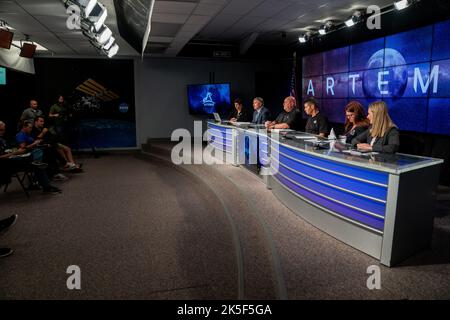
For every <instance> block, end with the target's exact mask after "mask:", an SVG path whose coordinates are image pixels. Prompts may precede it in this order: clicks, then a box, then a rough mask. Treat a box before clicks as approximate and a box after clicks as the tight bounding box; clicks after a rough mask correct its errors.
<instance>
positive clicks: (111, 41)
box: [103, 37, 116, 50]
mask: <svg viewBox="0 0 450 320" xmlns="http://www.w3.org/2000/svg"><path fill="white" fill-rule="evenodd" d="M115 41H116V39H114V37H111V38H109V40H108V42H107V43H106V44H105V45H104V46H103V49H104V50H109V49H110V48H111V47H112V45H113V44H114V42H115Z"/></svg>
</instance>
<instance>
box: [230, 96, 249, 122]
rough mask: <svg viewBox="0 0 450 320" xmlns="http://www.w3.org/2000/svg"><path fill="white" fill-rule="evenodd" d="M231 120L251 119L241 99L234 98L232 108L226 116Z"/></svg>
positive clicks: (243, 120) (247, 120)
mask: <svg viewBox="0 0 450 320" xmlns="http://www.w3.org/2000/svg"><path fill="white" fill-rule="evenodd" d="M228 119H230V121H231V122H249V121H251V120H252V116H251V114H250V112H249V111H248V110H247V108H244V106H243V104H242V100H241V99H239V98H237V99H234V110H233V112H231V114H230V116H229V117H228Z"/></svg>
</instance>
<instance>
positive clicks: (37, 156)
mask: <svg viewBox="0 0 450 320" xmlns="http://www.w3.org/2000/svg"><path fill="white" fill-rule="evenodd" d="M31 131H33V122H31V121H25V122H24V123H23V124H22V130H20V131H19V133H18V134H17V135H16V142H17V144H18V146H19V149H23V150H27V151H28V152H31V154H32V156H33V160H34V161H39V162H42V157H43V155H44V153H43V152H42V150H39V149H38V148H37V147H38V146H39V144H40V143H41V141H42V140H39V139H36V140H34V139H33V137H32V136H31Z"/></svg>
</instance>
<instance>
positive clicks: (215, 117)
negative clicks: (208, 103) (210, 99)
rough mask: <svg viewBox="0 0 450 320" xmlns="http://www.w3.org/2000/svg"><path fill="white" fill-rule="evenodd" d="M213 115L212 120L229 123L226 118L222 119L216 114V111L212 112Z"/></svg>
mask: <svg viewBox="0 0 450 320" xmlns="http://www.w3.org/2000/svg"><path fill="white" fill-rule="evenodd" d="M213 116H214V120H216V122H218V123H223V124H229V123H230V121H228V120H222V118H221V117H220V114H218V113H217V112H214V113H213Z"/></svg>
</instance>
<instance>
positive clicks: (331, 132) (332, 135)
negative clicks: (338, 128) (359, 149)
mask: <svg viewBox="0 0 450 320" xmlns="http://www.w3.org/2000/svg"><path fill="white" fill-rule="evenodd" d="M328 139H329V140H336V139H337V138H336V133H334V128H331V131H330V134H329V135H328Z"/></svg>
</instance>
